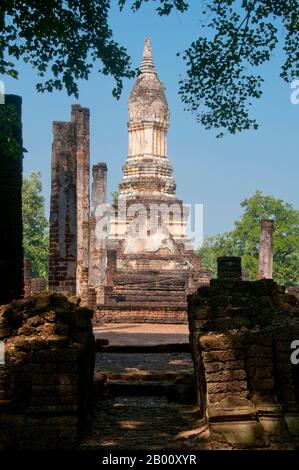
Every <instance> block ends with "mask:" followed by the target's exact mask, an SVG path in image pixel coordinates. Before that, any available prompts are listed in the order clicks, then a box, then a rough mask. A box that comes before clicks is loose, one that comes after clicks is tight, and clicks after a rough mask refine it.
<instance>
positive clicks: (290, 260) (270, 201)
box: [198, 191, 299, 286]
mask: <svg viewBox="0 0 299 470" xmlns="http://www.w3.org/2000/svg"><path fill="white" fill-rule="evenodd" d="M241 207H243V208H244V213H243V215H242V216H241V218H240V219H239V220H238V221H237V222H235V228H234V229H233V230H232V231H231V232H227V233H224V234H222V235H217V236H215V237H210V238H208V239H206V240H205V242H204V244H203V246H202V247H201V248H200V249H199V250H198V254H199V255H200V256H201V257H202V264H203V266H204V267H208V268H210V269H212V272H213V274H214V275H215V271H216V260H217V257H218V256H230V255H231V256H242V266H243V268H244V269H245V270H246V271H247V272H248V274H249V276H250V279H252V280H254V279H256V276H257V270H258V254H259V239H260V220H261V219H269V218H272V219H274V220H275V231H274V236H273V253H274V270H273V278H274V280H275V281H277V282H278V283H279V284H283V285H286V286H289V285H294V284H298V283H299V211H298V210H296V209H294V208H293V206H292V205H291V204H289V203H287V202H284V201H282V200H281V199H276V198H274V197H273V196H267V195H264V194H263V193H262V191H256V193H255V194H254V195H253V196H252V197H251V198H249V199H245V200H244V201H242V202H241Z"/></svg>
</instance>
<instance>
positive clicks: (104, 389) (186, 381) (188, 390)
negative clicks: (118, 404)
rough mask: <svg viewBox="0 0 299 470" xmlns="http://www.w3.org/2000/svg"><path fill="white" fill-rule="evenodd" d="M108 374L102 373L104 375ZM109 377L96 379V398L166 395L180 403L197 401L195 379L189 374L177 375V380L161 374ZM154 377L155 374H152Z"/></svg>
mask: <svg viewBox="0 0 299 470" xmlns="http://www.w3.org/2000/svg"><path fill="white" fill-rule="evenodd" d="M104 375H106V374H102V376H104ZM109 375H110V376H111V374H108V375H107V378H106V379H105V380H103V379H101V380H100V381H97V379H96V377H95V381H94V400H98V399H102V398H107V397H109V396H113V397H116V396H139V397H141V396H165V397H167V398H168V400H172V401H176V402H179V403H190V404H193V403H195V402H196V386H195V380H190V377H189V376H188V375H186V376H185V378H184V377H183V376H182V377H181V378H179V377H177V378H176V379H175V380H174V379H170V378H169V376H168V378H166V377H167V375H165V377H163V376H159V377H160V378H158V374H157V376H156V378H155V379H153V378H152V379H151V380H147V379H145V378H143V379H139V380H133V377H131V378H129V377H124V376H123V377H122V378H121V377H120V378H119V379H112V378H109ZM152 377H153V376H152Z"/></svg>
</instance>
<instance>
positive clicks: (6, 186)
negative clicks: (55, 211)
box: [0, 95, 23, 305]
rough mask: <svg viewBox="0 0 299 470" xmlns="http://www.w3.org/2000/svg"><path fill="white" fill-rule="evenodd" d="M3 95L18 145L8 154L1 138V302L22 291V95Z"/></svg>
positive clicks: (15, 297)
mask: <svg viewBox="0 0 299 470" xmlns="http://www.w3.org/2000/svg"><path fill="white" fill-rule="evenodd" d="M2 98H4V99H5V104H0V106H1V107H2V108H3V107H4V108H3V109H5V107H7V106H10V107H11V108H12V109H13V111H14V112H15V114H16V118H15V120H14V123H13V126H12V129H11V130H12V134H13V136H14V138H15V140H16V142H17V144H18V147H19V148H17V149H16V151H15V152H13V154H11V153H9V150H8V149H6V148H5V145H3V143H2V142H0V220H1V230H0V305H1V304H5V303H8V302H10V301H11V300H13V299H19V298H20V297H22V295H23V247H22V239H23V224H22V171H23V152H22V148H23V141H22V98H21V97H20V96H16V95H5V96H4V97H3V95H2ZM1 125H2V123H1V120H0V126H1ZM4 137H6V136H4Z"/></svg>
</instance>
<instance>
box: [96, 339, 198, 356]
mask: <svg viewBox="0 0 299 470" xmlns="http://www.w3.org/2000/svg"><path fill="white" fill-rule="evenodd" d="M96 350H97V352H105V353H106V352H107V353H124V354H125V353H132V354H133V353H154V354H159V353H162V352H165V353H174V352H177V353H189V352H190V351H191V348H190V344H189V343H169V344H153V345H140V344H136V345H109V344H107V343H106V344H105V342H103V340H102V339H97V340H96Z"/></svg>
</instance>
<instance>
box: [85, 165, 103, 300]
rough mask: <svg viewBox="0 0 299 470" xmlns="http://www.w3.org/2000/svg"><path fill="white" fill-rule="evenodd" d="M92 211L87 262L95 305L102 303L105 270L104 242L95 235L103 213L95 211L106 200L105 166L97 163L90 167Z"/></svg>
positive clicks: (97, 234)
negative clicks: (88, 259) (93, 290)
mask: <svg viewBox="0 0 299 470" xmlns="http://www.w3.org/2000/svg"><path fill="white" fill-rule="evenodd" d="M92 177H93V182H92V197H91V200H92V209H91V217H90V261H89V284H90V286H93V287H94V288H95V292H96V304H103V303H104V281H105V269H106V240H105V239H104V238H103V237H101V238H99V235H101V234H102V235H103V233H102V232H101V231H100V232H101V233H100V234H99V233H96V227H97V224H100V223H101V219H102V217H103V216H105V213H103V212H101V211H99V210H98V211H97V209H98V208H99V206H100V205H101V204H105V203H106V199H107V165H106V163H98V164H97V165H94V166H93V167H92Z"/></svg>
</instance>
